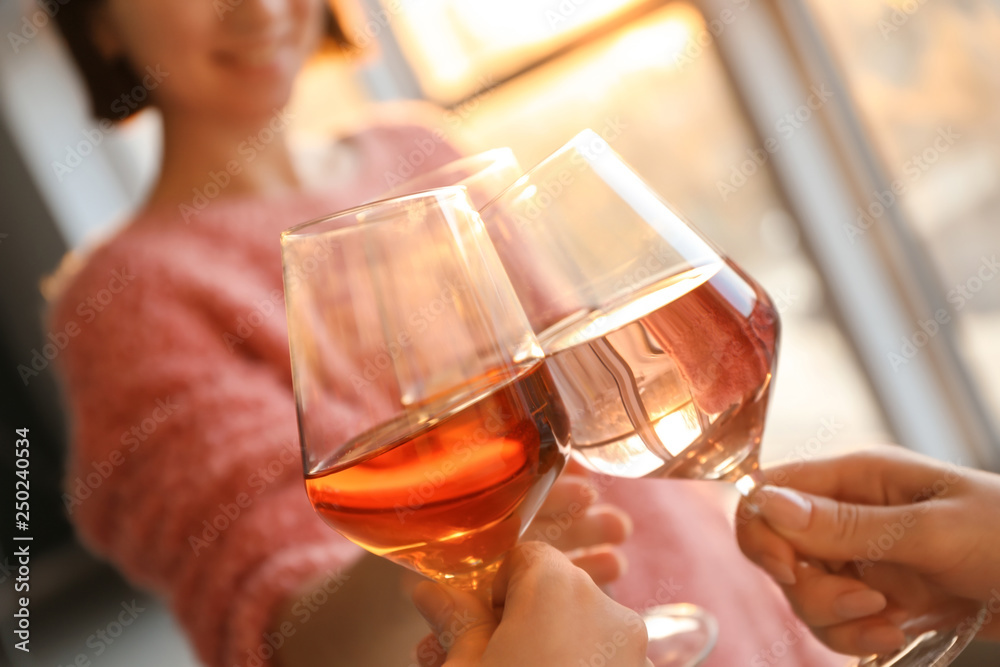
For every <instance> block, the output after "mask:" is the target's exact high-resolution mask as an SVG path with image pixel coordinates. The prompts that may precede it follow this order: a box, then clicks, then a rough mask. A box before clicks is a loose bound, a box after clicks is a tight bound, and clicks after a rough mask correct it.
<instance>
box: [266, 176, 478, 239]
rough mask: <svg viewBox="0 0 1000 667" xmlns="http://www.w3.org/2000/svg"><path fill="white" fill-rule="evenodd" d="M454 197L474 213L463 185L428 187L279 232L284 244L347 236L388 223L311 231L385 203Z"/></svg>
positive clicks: (364, 223)
mask: <svg viewBox="0 0 1000 667" xmlns="http://www.w3.org/2000/svg"><path fill="white" fill-rule="evenodd" d="M455 197H462V198H464V199H465V200H466V202H468V203H469V204H470V208H471V210H472V211H476V208H475V206H473V205H472V203H471V202H470V201H469V195H468V188H466V187H465V186H464V185H444V186H440V187H436V188H428V189H426V190H420V191H418V192H411V193H409V194H405V195H397V196H390V197H384V198H382V199H377V200H375V201H372V202H368V203H365V204H359V205H358V206H354V207H352V208H348V209H345V210H343V211H337V212H335V213H329V214H327V215H322V216H319V217H318V218H312V219H310V220H306V221H305V222H300V223H298V224H296V225H294V226H292V227H289V228H288V229H286V230H284V231H283V232H281V243H282V244H284V243H285V241H286V240H292V239H315V238H319V237H330V236H337V235H340V234H347V233H350V232H352V231H356V230H358V229H360V228H362V227H368V226H370V225H378V224H384V223H388V222H390V220H388V219H379V220H368V221H355V224H353V225H344V226H342V227H335V228H333V229H316V230H312V229H311V228H313V227H316V226H319V225H323V224H324V223H329V222H332V221H334V220H337V219H339V218H346V217H349V216H355V217H357V216H358V215H359V214H360V213H362V212H364V211H369V210H373V209H377V208H382V207H385V206H386V205H388V204H393V205H396V204H403V203H406V202H408V201H411V200H420V199H434V200H435V201H440V200H441V199H442V198H443V199H453V198H455Z"/></svg>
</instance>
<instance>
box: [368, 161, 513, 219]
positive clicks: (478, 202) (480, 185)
mask: <svg viewBox="0 0 1000 667" xmlns="http://www.w3.org/2000/svg"><path fill="white" fill-rule="evenodd" d="M523 173H524V169H522V168H521V165H520V164H518V161H517V157H516V156H515V155H514V151H512V150H511V149H509V148H506V147H505V148H493V149H491V150H488V151H484V152H482V153H476V154H475V155H469V156H466V157H462V158H459V159H457V160H453V161H451V162H449V163H448V164H445V165H442V166H440V167H438V168H437V169H433V170H431V171H428V172H425V173H423V174H421V175H420V176H417V177H415V178H411V179H410V180H408V181H405V182H404V183H401V184H399V185H397V186H396V187H395V188H393V189H392V190H390V191H389V192H388V194H387V195H386V196H387V197H396V196H400V195H407V194H412V193H415V192H421V191H423V190H432V189H434V188H441V187H448V186H452V185H461V186H463V187H464V188H465V189H466V190H468V195H469V201H471V202H472V204H473V206H475V207H476V209H477V210H478V209H480V208H482V207H483V206H485V205H486V204H487V203H488V202H489V201H490V200H492V199H493V198H494V197H496V196H497V195H498V194H500V193H501V192H503V191H504V189H506V188H507V187H508V186H509V185H511V184H512V183H513V182H514V181H516V180H517V178H518V177H519V176H520V175H521V174H523Z"/></svg>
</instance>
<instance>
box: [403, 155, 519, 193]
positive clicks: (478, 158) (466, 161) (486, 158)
mask: <svg viewBox="0 0 1000 667" xmlns="http://www.w3.org/2000/svg"><path fill="white" fill-rule="evenodd" d="M500 155H503V156H504V157H512V158H514V161H515V162H516V161H517V156H516V155H515V154H514V150H513V149H512V148H511V147H510V146H500V147H498V148H490V149H489V150H485V151H481V152H479V153H473V154H472V155H466V156H464V157H460V158H458V159H457V160H452V161H451V162H449V163H447V164H443V165H441V166H440V167H437V168H436V169H431V170H430V171H428V172H425V173H423V174H420V175H419V176H414V177H413V178H412V179H411V180H413V181H422V180H424V179H425V178H427V177H429V176H433V175H434V174H442V173H448V172H449V171H454V170H455V169H459V168H461V167H465V166H467V165H470V164H475V163H477V162H491V163H492V162H496V157H498V156H500ZM400 185H405V183H401V184H400ZM442 187H448V186H442Z"/></svg>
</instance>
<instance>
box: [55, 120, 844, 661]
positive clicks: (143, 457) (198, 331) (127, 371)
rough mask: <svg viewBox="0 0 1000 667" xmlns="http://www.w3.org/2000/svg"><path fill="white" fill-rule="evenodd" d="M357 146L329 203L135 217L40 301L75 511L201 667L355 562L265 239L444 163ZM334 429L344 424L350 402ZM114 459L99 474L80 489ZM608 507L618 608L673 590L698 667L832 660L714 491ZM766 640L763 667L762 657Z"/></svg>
mask: <svg viewBox="0 0 1000 667" xmlns="http://www.w3.org/2000/svg"><path fill="white" fill-rule="evenodd" d="M350 141H351V145H353V146H354V147H355V148H356V149H357V154H358V155H359V156H360V157H361V160H360V168H359V174H358V175H357V177H356V178H354V179H353V180H351V181H349V182H341V183H339V184H337V185H336V186H334V187H331V188H330V189H329V190H327V191H324V192H311V193H309V194H307V195H300V196H295V197H284V198H279V199H271V200H260V199H254V198H237V197H232V198H230V199H228V200H223V199H219V200H218V201H214V202H211V203H210V204H209V205H208V206H207V207H206V208H205V209H204V210H203V211H201V212H199V213H198V214H197V215H196V216H194V217H193V218H192V219H191V220H190V222H189V223H187V224H185V222H184V221H183V219H182V218H181V215H180V212H179V211H177V210H170V211H155V212H146V213H145V214H143V215H142V216H140V217H139V218H138V219H136V220H135V221H133V222H132V223H131V224H130V225H129V226H128V227H126V228H125V229H123V230H122V231H121V232H120V233H119V234H117V235H116V236H115V237H114V238H113V239H112V240H110V241H109V242H108V243H106V244H104V245H103V246H102V247H100V248H98V249H97V250H95V251H94V252H93V253H92V255H91V256H90V257H89V260H88V263H87V265H86V266H85V267H84V268H83V269H82V270H81V271H80V272H79V273H78V274H77V275H76V276H73V278H72V279H71V281H70V282H69V284H68V285H67V287H66V288H65V289H64V291H63V292H62V294H61V296H60V298H59V299H58V301H57V302H56V303H55V304H54V306H53V311H52V314H51V328H52V330H53V331H66V330H67V327H69V326H70V325H71V324H72V325H75V326H78V327H79V333H78V334H77V335H76V336H75V337H73V338H72V342H71V343H70V344H69V345H68V346H67V348H66V349H65V351H64V352H63V353H62V354H61V356H60V358H59V365H60V367H61V371H62V373H63V378H64V381H65V387H66V393H67V399H68V407H69V411H70V416H71V423H72V434H71V439H72V448H71V452H70V457H69V461H68V471H67V477H66V492H67V494H68V496H67V497H68V498H69V499H70V500H69V504H70V511H71V518H72V520H73V522H74V523H75V525H76V527H77V529H78V532H79V534H80V536H81V538H82V539H83V541H84V542H85V543H86V544H87V545H88V546H89V547H90V548H91V549H92V550H93V551H95V552H96V553H98V554H101V555H103V556H104V557H106V558H107V559H108V560H110V561H111V562H113V563H114V564H115V565H117V567H118V568H119V569H120V570H121V571H122V572H123V573H124V574H125V575H126V576H127V577H128V578H129V579H131V580H132V581H133V582H134V583H136V584H137V585H140V586H144V587H147V588H150V589H152V590H154V591H157V592H158V593H160V594H161V595H163V596H164V597H165V598H167V599H168V600H169V601H170V604H171V606H172V608H173V610H174V612H175V613H176V615H177V616H178V618H179V619H180V621H181V623H182V625H183V627H184V628H185V630H186V632H187V633H188V635H189V636H190V638H191V640H192V642H193V643H194V646H195V647H196V650H197V653H198V655H199V656H200V658H201V659H202V660H203V661H204V662H205V663H206V664H208V665H211V666H212V667H223V666H224V667H231V666H233V665H246V664H248V663H252V664H256V660H254V659H258V660H260V659H262V660H260V661H261V662H262V663H263V664H268V663H269V661H268V660H267V659H266V658H267V657H268V656H269V655H270V650H269V647H268V646H267V644H266V639H265V633H266V632H267V631H268V630H269V625H270V622H271V619H272V618H273V615H274V613H275V611H276V608H277V606H278V605H279V604H281V603H282V602H283V601H284V600H286V599H287V598H288V597H289V595H291V594H292V593H293V592H294V591H295V590H296V589H297V588H299V587H300V586H301V585H302V584H304V583H305V582H306V581H307V580H309V579H312V578H315V577H317V576H323V575H324V574H327V575H329V576H330V577H331V578H336V577H337V576H339V574H340V573H341V572H343V571H345V570H346V569H347V568H348V567H349V566H350V565H351V563H352V562H353V561H354V560H355V559H356V558H357V557H358V555H359V553H360V550H359V549H358V547H356V546H354V545H353V544H351V543H349V542H348V541H346V540H345V539H344V538H342V537H340V536H339V535H337V534H336V533H335V532H334V531H332V530H330V529H329V528H328V527H327V526H325V525H324V524H323V523H322V521H321V520H320V519H319V518H318V517H317V515H316V514H315V513H314V512H313V510H312V508H311V507H310V506H309V503H308V500H307V498H306V494H305V490H304V488H303V482H302V468H301V460H300V455H299V451H298V430H297V425H296V415H295V404H294V398H293V395H292V386H291V377H290V370H289V359H288V340H287V326H286V321H285V311H284V301H283V299H282V297H281V296H280V294H281V289H282V282H281V262H280V248H279V244H278V234H279V232H280V231H281V230H283V229H285V228H287V227H289V226H291V225H293V224H295V223H297V222H300V221H303V220H307V219H310V218H312V217H316V216H319V215H323V214H326V213H329V212H333V211H336V210H340V209H344V208H347V207H350V206H353V205H355V204H358V203H360V202H362V201H365V200H368V199H371V198H374V197H376V196H378V195H379V194H380V193H381V192H382V191H384V190H386V189H387V188H388V187H389V186H390V185H394V184H395V183H393V182H387V175H388V174H396V173H398V170H399V167H400V164H401V162H400V159H401V156H406V155H408V154H410V153H411V152H412V151H414V150H421V149H420V148H419V147H420V146H423V147H424V148H425V149H426V148H427V147H428V146H434V149H433V150H432V151H431V153H430V155H425V158H426V159H425V160H423V163H422V164H421V165H420V166H419V169H418V171H422V170H428V169H432V168H435V167H437V166H439V165H441V164H444V163H446V162H448V161H449V160H451V159H454V158H455V157H457V153H456V151H455V150H454V149H453V148H451V147H450V146H448V144H446V143H443V142H441V141H439V140H437V139H435V138H434V136H433V135H431V134H430V133H429V132H428V131H427V130H424V129H421V128H418V127H416V126H392V127H389V126H381V127H376V128H373V129H371V130H368V131H366V132H364V133H362V134H360V135H358V136H357V137H356V138H354V139H352V140H350ZM428 142H431V143H428ZM421 152H422V153H426V150H422V151H421ZM402 159H403V160H404V161H405V160H406V158H405V157H404V158H402ZM390 181H391V179H390ZM116 276H117V277H116ZM109 295H110V300H108V296H109ZM341 418H342V419H343V420H345V422H346V421H347V420H351V419H352V415H351V414H350V413H349V411H348V409H347V408H346V407H345V409H344V414H343V415H342V416H341ZM108 465H111V466H112V469H111V471H110V474H108V475H106V479H104V477H105V476H101V480H100V482H99V483H97V484H89V483H88V482H87V480H88V475H90V474H91V473H94V472H95V470H98V469H101V470H104V471H107V470H108ZM91 479H96V478H93V477H91ZM81 485H82V486H81ZM84 496H86V497H84ZM607 496H608V498H609V500H612V501H613V502H617V503H619V504H620V505H622V506H623V507H624V508H625V509H627V510H628V511H629V512H631V513H632V515H633V517H634V518H635V520H636V528H637V530H636V534H635V536H634V537H633V538H632V540H631V543H630V545H629V546H628V551H629V554H630V558H631V563H632V567H631V570H630V573H629V574H628V576H627V577H626V578H625V580H624V581H622V582H620V584H619V585H618V591H619V593H620V595H621V597H622V599H623V600H624V601H625V602H626V603H628V604H632V605H634V606H643V605H644V604H645V602H646V601H647V600H648V599H649V598H651V597H655V596H656V592H657V588H658V587H659V586H661V582H667V583H668V585H669V582H671V581H672V582H676V584H678V585H679V589H677V590H675V591H674V592H673V593H671V594H670V596H669V599H664V600H661V601H664V602H665V601H694V602H698V603H700V604H703V605H705V606H707V607H709V608H710V609H712V611H713V612H715V613H716V614H717V615H718V616H719V618H720V621H721V623H722V630H723V631H722V636H721V639H720V642H719V646H718V648H717V649H716V652H715V653H714V654H713V656H712V658H711V660H710V662H709V663H708V664H709V665H718V666H722V665H726V666H727V667H728V666H731V665H751V666H754V667H755V666H756V665H770V664H783V665H808V666H810V667H820V666H825V665H834V664H840V663H842V660H840V662H838V661H837V660H833V661H831V660H830V654H829V653H828V652H826V651H825V650H824V649H822V648H821V647H819V645H818V643H817V642H816V641H815V640H813V639H812V638H811V637H808V636H806V637H802V636H801V632H799V633H797V634H795V635H794V642H792V643H791V644H790V645H788V646H784V644H787V643H788V642H787V637H789V636H790V635H789V634H788V630H787V627H789V626H788V625H787V624H790V623H792V622H793V621H792V619H793V617H792V616H791V614H790V612H789V611H788V609H787V605H786V604H785V603H784V601H783V600H782V599H781V597H780V594H779V591H778V590H777V588H776V587H775V586H774V585H773V584H771V583H770V582H769V581H768V580H767V579H765V578H764V577H763V575H761V574H760V573H759V572H758V571H757V570H755V569H754V568H753V567H752V566H751V565H750V564H748V563H747V562H745V561H744V559H743V558H742V557H741V555H740V554H739V552H738V550H737V548H736V545H735V539H734V537H733V534H732V529H731V527H730V526H729V524H728V522H727V520H726V518H725V516H724V514H723V512H722V511H721V508H720V506H719V504H718V502H717V500H716V499H714V498H712V497H711V493H709V492H707V491H705V490H702V489H699V488H697V487H696V486H695V485H690V484H685V483H674V482H666V481H652V482H640V483H634V482H625V481H622V480H618V481H616V482H614V483H613V484H611V485H610V488H609V489H608V492H607ZM373 622H377V619H373ZM783 638H785V639H783ZM783 642H784V643H783ZM775 646H777V647H778V650H779V651H781V655H780V656H778V657H776V658H774V660H775V661H774V662H769V661H768V660H767V659H764V660H763V661H762V662H761V661H756V662H755V659H757V658H759V657H760V656H761V655H763V654H761V653H760V652H761V651H765V650H771V649H772V648H773V647H775ZM769 655H770V654H769ZM774 655H775V656H777V655H778V654H777V653H774Z"/></svg>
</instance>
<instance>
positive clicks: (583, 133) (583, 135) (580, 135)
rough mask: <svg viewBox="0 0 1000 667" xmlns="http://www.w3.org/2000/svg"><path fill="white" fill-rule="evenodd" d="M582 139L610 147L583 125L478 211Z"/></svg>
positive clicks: (494, 202)
mask: <svg viewBox="0 0 1000 667" xmlns="http://www.w3.org/2000/svg"><path fill="white" fill-rule="evenodd" d="M584 139H587V140H593V139H597V140H598V141H600V142H601V143H602V144H604V145H605V146H607V147H608V148H609V149H610V148H611V144H609V143H608V142H607V141H605V140H604V138H603V137H601V135H599V134H598V133H597V132H595V131H594V130H593V129H591V128H589V127H585V128H584V129H582V130H580V131H579V132H577V133H576V134H574V135H573V136H572V137H570V139H569V140H568V141H566V142H565V143H563V144H562V145H561V146H560V147H559V148H557V149H556V150H555V151H553V152H552V153H549V154H548V155H546V156H545V157H544V158H542V159H541V161H539V162H537V163H536V164H535V165H534V166H532V167H531V168H529V169H527V170H525V172H524V173H523V174H521V175H520V176H518V177H517V180H515V181H514V182H513V183H511V184H510V185H508V186H507V187H505V188H504V189H503V190H501V191H500V192H499V194H497V195H496V196H495V197H493V198H492V199H490V200H489V201H488V202H486V203H485V204H483V206H482V207H481V208H480V209H479V210H480V211H485V210H486V209H488V208H489V207H491V206H493V205H494V204H496V203H497V202H498V201H500V200H501V199H503V198H504V197H506V196H507V193H509V192H511V191H512V190H514V189H515V188H520V187H523V186H524V184H525V183H526V182H527V181H528V180H529V178H530V177H531V176H532V175H534V174H535V173H536V172H538V171H539V170H541V169H543V168H545V167H547V166H549V164H550V163H552V162H555V161H556V160H557V159H559V158H561V157H562V156H563V155H565V154H566V153H567V152H569V151H571V150H576V149H578V148H579V144H580V142H581V141H583V140H584Z"/></svg>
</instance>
